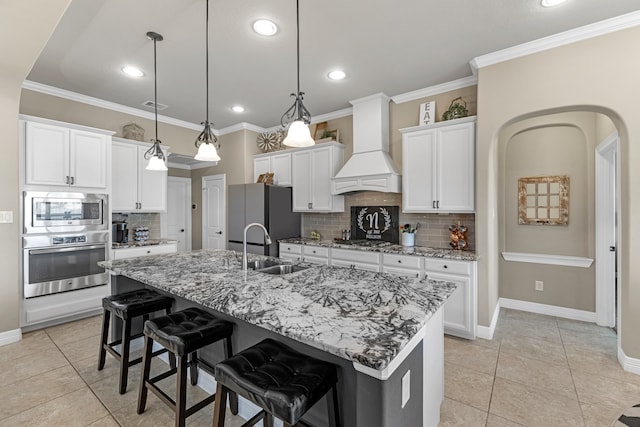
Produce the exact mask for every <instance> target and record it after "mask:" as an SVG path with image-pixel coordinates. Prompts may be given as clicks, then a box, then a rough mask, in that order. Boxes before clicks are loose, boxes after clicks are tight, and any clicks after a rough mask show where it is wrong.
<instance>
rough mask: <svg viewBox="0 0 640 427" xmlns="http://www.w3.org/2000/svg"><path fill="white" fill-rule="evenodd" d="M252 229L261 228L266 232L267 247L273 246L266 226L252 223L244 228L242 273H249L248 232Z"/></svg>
mask: <svg viewBox="0 0 640 427" xmlns="http://www.w3.org/2000/svg"><path fill="white" fill-rule="evenodd" d="M251 227H259V228H262V231H264V241H265V243H266V244H267V245H270V244H271V236H269V232H268V231H267V229H266V228H265V227H264V225H262V224H260V223H259V222H252V223H251V224H249V225H247V226H246V227H245V228H244V235H243V238H242V271H244V272H245V273H246V272H247V230H249V229H250V228H251Z"/></svg>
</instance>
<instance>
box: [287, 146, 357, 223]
mask: <svg viewBox="0 0 640 427" xmlns="http://www.w3.org/2000/svg"><path fill="white" fill-rule="evenodd" d="M343 163H344V146H343V145H342V144H340V143H336V142H326V143H323V144H318V145H315V146H313V147H310V148H303V149H297V150H294V151H292V153H291V169H292V186H293V196H292V197H293V210H294V211H295V212H344V196H334V195H332V194H331V179H332V178H333V177H334V175H335V174H336V172H338V170H340V168H341V167H342V164H343Z"/></svg>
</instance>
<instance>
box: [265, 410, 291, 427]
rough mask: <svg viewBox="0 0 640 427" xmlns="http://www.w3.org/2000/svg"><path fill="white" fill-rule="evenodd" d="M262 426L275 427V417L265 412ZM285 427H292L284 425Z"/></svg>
mask: <svg viewBox="0 0 640 427" xmlns="http://www.w3.org/2000/svg"><path fill="white" fill-rule="evenodd" d="M262 425H263V426H264V427H273V415H271V414H270V413H268V412H266V411H265V415H264V421H262ZM284 425H285V426H289V427H290V424H287V423H284Z"/></svg>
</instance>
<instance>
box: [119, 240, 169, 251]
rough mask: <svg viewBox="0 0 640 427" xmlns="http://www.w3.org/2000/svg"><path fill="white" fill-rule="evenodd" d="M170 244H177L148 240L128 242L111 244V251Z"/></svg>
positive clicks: (167, 241)
mask: <svg viewBox="0 0 640 427" xmlns="http://www.w3.org/2000/svg"><path fill="white" fill-rule="evenodd" d="M172 243H178V241H177V240H170V239H149V240H145V241H144V242H136V241H133V242H128V243H115V242H114V243H112V244H111V249H127V248H140V247H143V246H158V245H170V244H172Z"/></svg>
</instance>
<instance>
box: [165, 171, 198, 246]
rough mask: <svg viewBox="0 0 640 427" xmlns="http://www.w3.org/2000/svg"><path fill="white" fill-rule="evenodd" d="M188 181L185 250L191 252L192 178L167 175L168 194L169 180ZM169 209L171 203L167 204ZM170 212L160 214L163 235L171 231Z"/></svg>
mask: <svg viewBox="0 0 640 427" xmlns="http://www.w3.org/2000/svg"><path fill="white" fill-rule="evenodd" d="M171 181H174V182H186V183H187V205H186V206H185V210H186V212H185V213H186V218H187V231H188V233H187V235H186V239H185V251H187V252H189V251H191V249H192V246H191V245H192V242H193V237H192V235H193V227H192V226H191V206H192V205H191V204H192V203H193V196H192V194H191V178H186V177H181V176H168V177H167V194H168V193H169V182H171ZM167 201H168V199H167ZM168 209H169V205H167V210H168ZM168 224H169V221H168V212H162V213H161V214H160V228H161V229H162V235H163V236H167V235H168V232H169V227H168Z"/></svg>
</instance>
